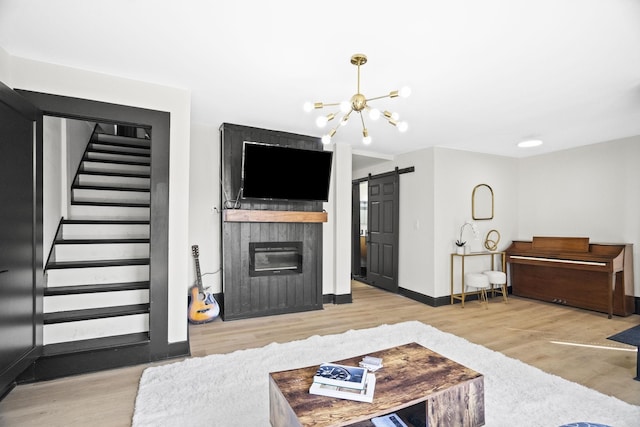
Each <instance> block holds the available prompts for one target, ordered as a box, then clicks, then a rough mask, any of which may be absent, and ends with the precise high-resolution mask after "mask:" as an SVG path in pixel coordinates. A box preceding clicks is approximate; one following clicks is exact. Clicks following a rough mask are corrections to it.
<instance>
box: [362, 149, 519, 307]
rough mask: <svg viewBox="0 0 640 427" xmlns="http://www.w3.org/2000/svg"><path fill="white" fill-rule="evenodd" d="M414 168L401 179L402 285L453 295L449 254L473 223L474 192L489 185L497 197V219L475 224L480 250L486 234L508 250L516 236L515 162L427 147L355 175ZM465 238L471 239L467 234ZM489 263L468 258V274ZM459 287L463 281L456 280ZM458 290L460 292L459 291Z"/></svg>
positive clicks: (427, 292) (434, 294) (475, 243)
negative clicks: (468, 223) (467, 223)
mask: <svg viewBox="0 0 640 427" xmlns="http://www.w3.org/2000/svg"><path fill="white" fill-rule="evenodd" d="M396 166H397V167H399V168H400V169H402V168H406V167H410V166H414V167H415V172H412V173H406V174H402V175H400V230H399V245H400V247H399V272H398V285H399V286H400V287H402V288H405V289H409V290H411V291H414V292H418V293H421V294H423V295H428V296H431V297H441V296H446V295H449V294H450V254H451V252H453V251H454V241H455V240H456V239H457V238H458V236H459V231H460V227H461V226H462V224H464V223H465V221H469V220H471V193H472V192H473V188H474V187H475V186H476V185H478V184H488V185H489V186H491V187H492V188H493V191H494V195H495V214H494V219H492V220H486V221H475V223H476V225H477V227H478V229H479V232H480V233H479V234H480V237H479V239H478V240H477V241H470V242H469V243H473V247H472V249H473V250H477V251H480V250H482V246H481V245H482V243H483V242H484V237H485V236H486V234H487V232H488V231H489V230H491V229H497V230H498V231H499V232H500V235H501V241H500V244H499V247H498V249H500V250H503V249H505V248H506V247H507V246H508V245H509V243H510V242H511V239H512V237H513V236H514V235H515V234H516V230H515V229H516V215H517V211H516V209H517V208H516V206H517V203H516V197H517V185H516V179H515V177H516V176H517V162H516V160H515V159H512V158H508V157H501V156H493V155H488V154H478V153H472V152H467V151H458V150H450V149H445V148H428V149H425V150H420V151H417V152H413V153H407V154H403V155H399V156H396V158H395V159H394V160H392V161H390V162H386V163H382V164H378V165H376V166H374V167H371V168H365V169H362V170H358V171H354V179H355V178H361V177H364V176H366V175H367V174H368V173H371V174H373V175H375V174H378V173H383V172H388V171H391V170H393V169H394V168H395V167H396ZM465 237H466V238H467V240H469V239H471V240H473V239H472V237H473V235H472V234H471V233H469V232H468V231H467V232H466V233H465ZM489 263H490V259H489V258H486V259H477V260H476V259H474V260H471V259H469V260H467V265H466V266H465V268H466V270H467V271H471V270H474V269H475V270H481V269H486V268H488V267H489V266H490V264H489ZM457 283H459V282H457ZM456 292H459V289H457V290H456Z"/></svg>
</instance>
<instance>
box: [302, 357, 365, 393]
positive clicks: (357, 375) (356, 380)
mask: <svg viewBox="0 0 640 427" xmlns="http://www.w3.org/2000/svg"><path fill="white" fill-rule="evenodd" d="M366 380H367V368H363V367H360V366H345V365H338V364H335V363H323V364H322V365H320V367H318V370H317V371H316V374H315V375H314V376H313V382H314V383H319V384H327V385H333V386H337V387H347V388H354V389H357V390H363V389H364V386H365V382H366Z"/></svg>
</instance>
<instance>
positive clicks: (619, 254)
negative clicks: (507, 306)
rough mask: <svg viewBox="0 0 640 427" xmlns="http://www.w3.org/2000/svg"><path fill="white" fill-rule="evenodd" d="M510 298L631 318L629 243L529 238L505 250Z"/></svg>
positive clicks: (631, 269)
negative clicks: (510, 291) (518, 297)
mask: <svg viewBox="0 0 640 427" xmlns="http://www.w3.org/2000/svg"><path fill="white" fill-rule="evenodd" d="M506 256H507V259H506V261H507V263H508V265H509V270H510V277H511V289H512V292H513V295H517V296H522V297H528V298H535V299H539V300H543V301H548V302H554V303H558V304H565V305H568V306H572V307H579V308H585V309H589V310H595V311H600V312H604V313H607V314H608V315H609V318H611V316H612V315H613V314H616V315H618V316H629V315H630V314H632V313H633V311H634V298H633V245H630V244H598V243H591V244H590V243H589V238H588V237H533V240H531V241H513V243H512V244H511V246H509V248H508V249H507V251H506Z"/></svg>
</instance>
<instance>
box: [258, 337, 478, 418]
mask: <svg viewBox="0 0 640 427" xmlns="http://www.w3.org/2000/svg"><path fill="white" fill-rule="evenodd" d="M367 355H370V356H375V357H381V358H382V363H383V365H384V367H383V368H382V369H380V370H379V371H376V372H375V375H376V386H375V394H374V397H373V403H363V402H356V401H352V400H345V399H335V398H332V397H326V396H318V395H313V394H309V387H310V386H311V384H312V383H313V375H314V374H315V372H316V370H317V368H318V366H309V367H306V368H301V369H292V370H288V371H280V372H272V373H270V374H269V416H270V421H271V425H272V426H274V427H284V426H287V427H289V426H313V427H327V426H336V427H338V426H358V427H365V426H373V423H372V422H371V421H370V419H371V418H373V417H378V416H381V415H385V414H390V413H393V412H395V413H397V414H398V415H400V417H401V418H403V420H404V421H405V423H406V424H407V425H409V426H417V425H420V424H422V425H427V426H432V427H435V426H437V427H442V426H482V425H484V377H483V376H482V374H480V373H478V372H475V371H473V370H471V369H469V368H467V367H465V366H462V365H460V364H459V363H456V362H454V361H453V360H450V359H447V358H446V357H444V356H442V355H440V354H438V353H435V352H433V351H431V350H429V349H427V348H425V347H423V346H421V345H419V344H416V343H411V344H406V345H402V346H398V347H393V348H390V349H387V350H382V351H378V352H374V353H369V354H367ZM363 356H364V355H360V356H357V357H353V358H350V359H344V360H338V361H329V362H334V363H339V364H343V365H350V366H358V363H359V362H360V361H361V360H362V357H363Z"/></svg>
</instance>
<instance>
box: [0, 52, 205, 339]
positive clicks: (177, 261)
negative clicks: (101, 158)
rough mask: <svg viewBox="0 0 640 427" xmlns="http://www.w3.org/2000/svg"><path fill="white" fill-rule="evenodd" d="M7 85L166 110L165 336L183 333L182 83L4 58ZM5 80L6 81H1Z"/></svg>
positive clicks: (185, 139) (185, 143)
mask: <svg viewBox="0 0 640 427" xmlns="http://www.w3.org/2000/svg"><path fill="white" fill-rule="evenodd" d="M0 57H1V55H0ZM9 63H10V73H9V76H10V77H12V78H11V79H9V82H10V86H11V87H14V88H19V89H27V90H32V91H37V92H44V93H51V94H59V95H65V96H70V97H76V98H84V99H91V100H96V101H102V102H111V103H115V104H122V105H129V106H134V107H139V108H148V109H153V110H159V111H166V112H169V113H170V115H171V116H170V141H171V146H170V164H169V173H170V176H169V186H170V188H169V260H170V261H171V262H170V264H169V266H168V270H169V296H168V300H169V309H168V313H167V323H168V340H169V342H180V341H185V340H186V339H187V322H186V321H185V319H186V318H187V305H186V304H185V301H186V294H187V288H188V284H189V280H188V278H189V271H190V269H191V268H192V266H193V264H192V257H191V247H190V242H189V173H188V172H187V171H188V170H189V147H190V114H191V106H190V101H191V96H190V93H189V92H188V91H186V90H183V89H177V88H170V87H166V86H159V85H154V84H150V83H144V82H139V81H134V80H128V79H124V78H119V77H115V76H108V75H104V74H98V73H93V72H89V71H84V70H79V69H74V68H68V67H62V66H58V65H53V64H48V63H43V62H37V61H31V60H28V59H24V58H18V57H11V58H10V61H9ZM5 83H6V82H5Z"/></svg>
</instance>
